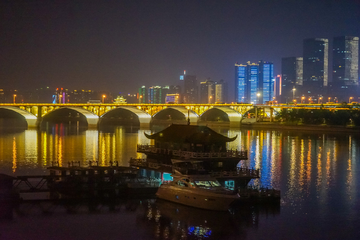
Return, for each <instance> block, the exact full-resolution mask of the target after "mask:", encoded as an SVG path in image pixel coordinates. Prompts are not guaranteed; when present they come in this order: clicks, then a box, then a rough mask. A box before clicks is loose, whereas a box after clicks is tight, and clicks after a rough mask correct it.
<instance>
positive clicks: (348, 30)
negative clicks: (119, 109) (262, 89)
mask: <svg viewBox="0 0 360 240" xmlns="http://www.w3.org/2000/svg"><path fill="white" fill-rule="evenodd" d="M0 9H1V10H0V13H1V15H0V31H1V33H2V34H1V35H0V53H1V54H0V78H1V88H5V89H8V88H23V87H44V86H50V87H52V88H56V87H66V88H74V89H76V88H78V89H98V90H104V91H110V90H114V89H116V90H117V91H119V92H128V91H131V92H136V90H137V88H138V87H140V86H141V85H147V86H151V85H169V84H178V79H179V75H181V74H182V73H183V70H187V73H189V74H192V75H196V76H197V79H198V80H199V81H201V80H204V79H206V78H210V79H212V80H220V79H224V80H225V81H227V82H232V81H233V79H234V63H235V62H239V63H246V62H247V61H252V62H257V61H259V60H265V61H270V62H273V63H274V73H275V74H280V73H281V69H280V65H281V58H282V57H289V56H301V55H302V44H303V39H305V38H316V37H318V38H328V39H330V48H329V49H331V39H332V38H333V37H335V36H343V35H344V36H345V35H347V36H360V29H359V28H358V26H359V22H360V3H359V1H356V0H347V1H330V0H329V1H328V0H326V1H325V0H315V1H289V0H287V1H285V0H279V1H263V0H255V1H105V2H104V1H50V2H49V1H32V2H27V1H1V3H0ZM329 59H331V58H329ZM330 61H331V60H330ZM329 65H331V64H329ZM229 94H230V95H231V94H233V92H232V91H230V93H229Z"/></svg>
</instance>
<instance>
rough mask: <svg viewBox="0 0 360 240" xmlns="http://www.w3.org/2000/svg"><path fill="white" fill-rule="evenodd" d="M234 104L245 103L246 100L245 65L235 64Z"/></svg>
mask: <svg viewBox="0 0 360 240" xmlns="http://www.w3.org/2000/svg"><path fill="white" fill-rule="evenodd" d="M234 90H235V102H239V103H245V102H248V99H247V65H245V64H238V63H235V84H234Z"/></svg>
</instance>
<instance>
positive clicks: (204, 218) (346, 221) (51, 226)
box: [0, 125, 360, 239]
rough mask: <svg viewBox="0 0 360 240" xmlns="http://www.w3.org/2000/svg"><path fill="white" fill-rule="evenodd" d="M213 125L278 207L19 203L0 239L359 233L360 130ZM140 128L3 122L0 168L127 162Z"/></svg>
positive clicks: (0, 224)
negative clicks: (275, 196) (273, 192)
mask: <svg viewBox="0 0 360 240" xmlns="http://www.w3.org/2000/svg"><path fill="white" fill-rule="evenodd" d="M214 129H215V130H216V131H218V132H220V133H222V134H224V135H227V136H229V137H233V136H235V135H238V138H237V139H236V140H235V141H234V142H232V143H229V144H228V148H229V149H234V150H235V149H238V150H240V149H248V150H249V160H248V161H243V162H241V163H240V165H241V166H246V167H251V168H257V169H260V171H261V178H260V179H257V180H253V181H252V182H251V183H250V184H251V185H253V186H257V187H258V186H263V187H269V188H276V189H279V190H281V195H282V200H281V203H280V206H268V205H252V204H250V205H246V206H241V207H238V208H237V209H234V210H233V211H232V212H213V211H205V210H200V209H195V208H190V207H186V206H181V205H177V204H173V203H169V202H163V201H157V200H155V199H127V200H119V201H117V202H82V203H76V204H72V203H70V204H65V205H64V204H60V205H55V204H53V203H39V204H22V205H21V206H20V208H19V210H18V211H16V212H14V214H13V219H12V220H0V239H358V238H360V189H359V185H360V155H359V154H360V136H359V133H354V134H351V133H350V134H349V133H313V132H302V131H300V130H294V131H273V130H247V129H216V128H214ZM157 130H158V129H157ZM144 132H147V133H150V132H151V130H139V129H137V128H124V127H116V128H113V129H108V130H102V131H97V130H86V131H82V130H79V129H77V128H73V127H67V126H64V125H56V126H55V127H53V128H50V129H49V130H47V131H37V130H25V131H19V130H14V131H11V130H9V129H7V130H6V131H0V173H5V174H9V175H12V176H18V175H39V174H48V172H47V170H46V168H47V167H48V166H51V163H52V162H53V161H59V163H60V164H62V165H63V166H66V164H67V162H69V161H80V162H81V163H82V165H84V166H86V165H87V163H88V161H99V164H101V165H109V162H110V161H118V162H119V164H120V165H125V166H127V165H128V162H129V159H130V157H137V158H139V157H144V156H143V155H142V154H138V153H136V145H137V144H151V142H150V141H149V140H148V139H147V138H146V137H145V136H144Z"/></svg>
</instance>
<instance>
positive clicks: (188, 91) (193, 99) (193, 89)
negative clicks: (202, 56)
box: [180, 71, 198, 103]
mask: <svg viewBox="0 0 360 240" xmlns="http://www.w3.org/2000/svg"><path fill="white" fill-rule="evenodd" d="M180 80H183V81H184V93H183V100H184V103H197V102H198V87H197V82H196V76H194V75H188V74H186V71H184V75H181V76H180Z"/></svg>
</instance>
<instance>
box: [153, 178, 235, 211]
mask: <svg viewBox="0 0 360 240" xmlns="http://www.w3.org/2000/svg"><path fill="white" fill-rule="evenodd" d="M172 177H173V181H172V182H170V183H165V184H162V185H161V186H160V187H159V189H158V191H157V193H156V196H157V197H158V198H160V199H164V200H168V201H172V202H176V203H180V204H183V205H187V206H191V207H196V208H202V209H208V210H217V211H227V210H228V209H229V208H230V207H231V205H232V204H233V203H235V202H236V201H238V200H240V195H239V194H237V193H235V192H233V191H230V190H228V189H226V188H224V187H222V186H221V184H220V183H219V182H218V181H217V180H216V179H214V178H211V177H210V176H209V175H182V174H173V175H172Z"/></svg>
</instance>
